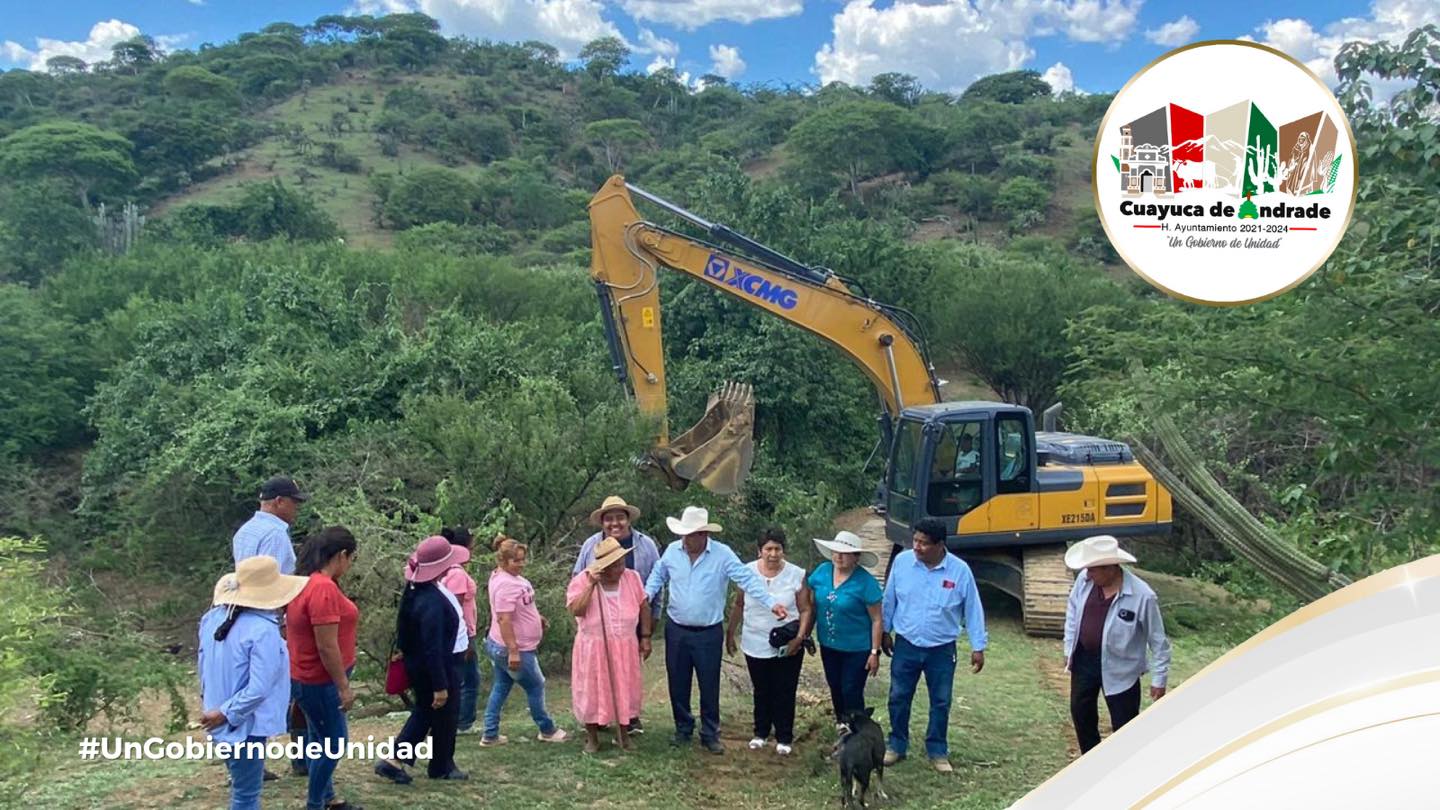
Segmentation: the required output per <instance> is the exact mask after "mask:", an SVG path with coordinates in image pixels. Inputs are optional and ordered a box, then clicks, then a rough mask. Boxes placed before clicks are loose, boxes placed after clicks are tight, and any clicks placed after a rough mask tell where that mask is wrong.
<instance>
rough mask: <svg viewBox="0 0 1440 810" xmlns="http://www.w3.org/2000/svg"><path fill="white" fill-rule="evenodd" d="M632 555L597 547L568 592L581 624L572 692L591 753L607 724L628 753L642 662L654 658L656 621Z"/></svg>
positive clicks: (610, 545) (613, 544) (605, 544)
mask: <svg viewBox="0 0 1440 810" xmlns="http://www.w3.org/2000/svg"><path fill="white" fill-rule="evenodd" d="M630 551H631V549H627V548H625V547H624V546H621V545H620V541H618V540H616V539H615V538H613V537H607V538H605V539H604V540H602V541H601V542H600V543H599V545H597V546H596V548H595V562H593V563H591V564H590V566H589V567H587V568H586V569H585V570H584V571H581V572H580V573H579V574H576V575H575V578H574V579H572V580H570V586H569V587H568V588H566V589H565V607H566V608H567V609H569V611H570V612H571V613H572V614H573V615H574V616H575V618H576V619H577V620H578V621H579V625H580V626H579V628H578V629H577V630H576V631H575V646H574V648H573V650H572V652H571V657H570V658H571V660H570V691H571V697H572V703H573V708H574V711H575V719H576V720H579V721H580V722H581V723H584V724H585V753H587V754H593V753H595V752H596V751H598V750H600V727H601V726H608V725H613V726H615V729H616V740H615V741H616V743H617V744H618V745H619V746H620V747H621V748H626V749H628V748H629V747H630V740H629V737H628V736H627V734H626V732H625V725H624V724H625V723H627V722H629V720H630V719H631V718H634V717H639V716H640V696H641V693H642V691H643V684H642V682H641V677H642V675H641V662H642V661H644V660H645V659H647V658H649V657H650V634H651V632H652V630H653V629H654V627H653V621H654V619H653V618H652V616H651V614H650V600H648V599H646V598H645V585H644V583H642V582H641V581H640V575H639V574H637V573H635V572H634V571H632V570H630V569H629V568H628V567H626V564H625V563H626V555H627V554H629V553H630ZM602 617H603V618H602ZM637 622H638V623H639V625H640V637H639V638H638V639H637V638H636V637H635V626H636V623H637Z"/></svg>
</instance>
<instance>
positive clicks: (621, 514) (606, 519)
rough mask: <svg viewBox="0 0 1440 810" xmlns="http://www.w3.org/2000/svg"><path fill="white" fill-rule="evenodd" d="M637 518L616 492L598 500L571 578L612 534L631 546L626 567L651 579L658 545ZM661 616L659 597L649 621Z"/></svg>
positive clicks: (634, 726)
mask: <svg viewBox="0 0 1440 810" xmlns="http://www.w3.org/2000/svg"><path fill="white" fill-rule="evenodd" d="M639 519H640V510H639V508H637V507H634V506H631V505H630V504H628V503H626V502H625V499H624V498H622V497H620V496H619V495H611V496H609V497H607V498H606V499H605V500H604V501H602V502H601V503H600V505H599V506H598V507H596V508H595V510H594V511H593V512H591V513H590V525H591V526H594V527H596V528H597V529H599V531H597V532H595V533H594V534H592V535H590V536H589V537H587V538H585V542H584V543H581V544H580V553H579V554H578V555H576V557H575V566H574V567H573V568H571V569H570V575H571V576H572V577H573V576H575V575H576V574H579V573H580V572H581V571H584V570H585V569H586V568H588V567H589V566H590V564H591V563H593V562H595V548H596V546H598V545H599V544H600V541H601V540H603V539H605V538H607V537H613V538H614V539H616V540H618V541H619V542H620V546H621V547H622V548H627V549H634V552H633V553H631V554H628V555H626V556H625V567H626V568H628V569H630V570H631V571H634V572H635V573H637V574H639V575H640V581H641V582H645V581H647V580H648V579H649V578H650V572H651V571H652V570H653V569H654V568H655V563H656V562H658V561H659V560H660V546H659V544H657V543H656V542H655V540H654V538H652V537H651V536H650V535H648V534H646V533H645V532H642V531H640V530H639V529H637V528H635V521H637V520H639ZM659 619H660V600H658V599H657V600H655V602H654V604H652V605H651V606H650V620H651V623H652V624H653V623H655V622H658V621H659ZM635 635H636V637H637V638H638V637H639V635H640V625H639V624H638V623H637V624H636V625H635ZM629 723H630V727H629V729H628V731H629V732H630V733H631V734H641V733H643V732H644V728H643V727H642V726H641V725H640V718H639V716H636V717H632V718H630V721H629Z"/></svg>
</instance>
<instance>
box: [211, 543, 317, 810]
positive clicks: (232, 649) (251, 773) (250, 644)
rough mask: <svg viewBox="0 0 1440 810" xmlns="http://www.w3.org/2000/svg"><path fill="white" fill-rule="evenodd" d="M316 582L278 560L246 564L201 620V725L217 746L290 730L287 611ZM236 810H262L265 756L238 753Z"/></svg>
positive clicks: (231, 765) (224, 580)
mask: <svg viewBox="0 0 1440 810" xmlns="http://www.w3.org/2000/svg"><path fill="white" fill-rule="evenodd" d="M307 582H309V580H308V579H307V578H305V577H296V576H287V575H285V574H282V573H280V564H279V563H278V562H276V560H275V558H274V557H269V556H263V555H261V556H254V557H248V558H246V559H243V560H241V561H240V563H239V565H237V566H235V571H234V573H230V574H226V575H225V576H223V577H221V578H220V580H219V581H218V582H216V583H215V592H214V593H215V595H214V600H213V604H214V607H212V608H211V609H210V610H209V611H208V612H206V614H205V615H204V616H203V617H202V618H201V619H200V653H199V661H198V664H197V666H196V669H197V670H198V671H199V673H200V706H201V711H202V713H201V715H200V725H201V726H202V727H204V729H205V730H206V732H208V733H209V735H210V737H211V738H212V739H214V740H215V741H216V742H224V743H255V744H257V745H263V744H264V743H265V740H266V738H268V737H272V736H274V735H277V734H283V733H284V732H285V712H286V709H287V707H288V706H289V698H290V653H289V651H288V650H287V649H286V646H285V640H284V639H283V638H281V637H280V613H279V612H278V611H279V610H280V609H281V608H283V607H285V605H286V604H288V603H289V602H290V601H291V600H292V599H294V598H295V597H296V596H299V595H300V591H302V590H304V588H305V584H306V583H307ZM225 766H226V768H227V769H228V770H229V771H230V796H231V803H230V806H231V807H233V808H241V809H242V810H250V809H251V808H257V809H258V808H259V807H260V785H261V783H262V780H263V779H264V768H265V759H264V756H263V754H261V753H258V752H257V751H255V750H244V749H242V750H241V751H238V752H235V753H234V754H233V755H232V756H230V757H229V758H228V759H226V761H225Z"/></svg>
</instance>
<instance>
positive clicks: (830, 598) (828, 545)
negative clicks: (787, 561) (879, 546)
mask: <svg viewBox="0 0 1440 810" xmlns="http://www.w3.org/2000/svg"><path fill="white" fill-rule="evenodd" d="M815 547H816V548H818V549H819V550H820V554H821V555H822V556H824V557H825V559H826V562H823V563H820V565H819V566H817V567H816V568H815V570H814V571H813V572H811V574H810V578H809V582H810V590H811V591H812V592H813V593H814V594H815V615H816V623H815V624H816V633H815V635H816V642H817V643H819V645H820V663H821V664H822V665H823V666H824V668H825V682H826V683H827V684H829V686H830V705H831V708H833V709H834V710H835V721H836V722H837V723H838V722H840V718H842V717H844V716H845V713H846V712H849V711H851V710H859V709H864V708H865V680H866V679H867V678H869V677H871V676H873V675H874V674H875V673H876V672H878V671H879V670H880V636H881V633H882V632H883V630H884V628H883V625H882V623H881V616H880V601H881V599H882V598H883V597H884V595H885V594H884V592H883V591H881V590H880V583H879V582H876V581H875V577H874V575H872V574H871V573H870V572H869V571H868V570H866V569H868V568H873V567H874V566H875V564H876V563H877V562H878V561H879V559H878V557H877V556H876V554H875V552H873V551H866V550H864V549H863V548H862V547H861V541H860V538H859V537H858V536H857V535H856V534H854V533H853V532H845V531H842V532H838V533H837V534H836V535H835V539H833V540H821V539H818V538H817V539H816V540H815Z"/></svg>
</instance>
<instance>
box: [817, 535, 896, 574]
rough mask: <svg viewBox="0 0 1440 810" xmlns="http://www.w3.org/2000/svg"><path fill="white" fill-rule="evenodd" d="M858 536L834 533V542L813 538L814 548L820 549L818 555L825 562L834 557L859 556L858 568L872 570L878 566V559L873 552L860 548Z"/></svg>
mask: <svg viewBox="0 0 1440 810" xmlns="http://www.w3.org/2000/svg"><path fill="white" fill-rule="evenodd" d="M861 542H862V541H861V540H860V536H859V535H857V534H855V533H854V532H836V533H835V539H834V540H821V539H820V538H818V537H817V538H815V547H816V548H818V549H820V554H821V555H822V556H824V557H825V559H827V560H831V561H833V560H834V559H835V555H836V554H837V553H839V554H859V555H860V566H861V567H862V568H874V567H875V566H877V565H879V564H880V558H879V557H878V556H876V554H875V552H873V551H866V550H865V549H864V548H862V547H861Z"/></svg>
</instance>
